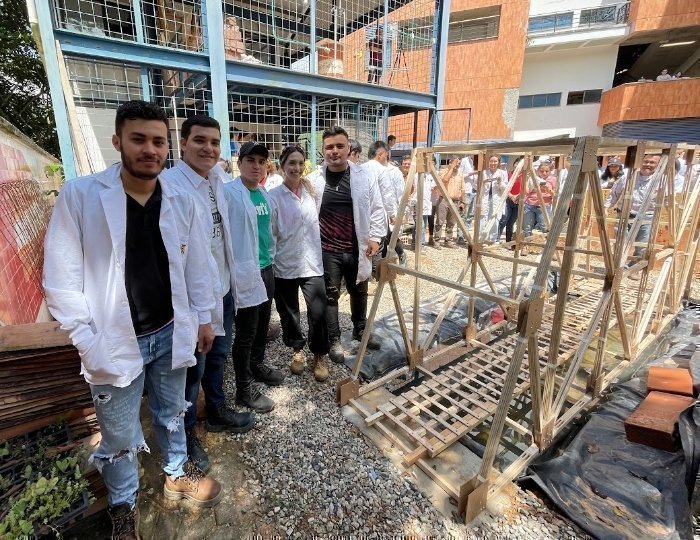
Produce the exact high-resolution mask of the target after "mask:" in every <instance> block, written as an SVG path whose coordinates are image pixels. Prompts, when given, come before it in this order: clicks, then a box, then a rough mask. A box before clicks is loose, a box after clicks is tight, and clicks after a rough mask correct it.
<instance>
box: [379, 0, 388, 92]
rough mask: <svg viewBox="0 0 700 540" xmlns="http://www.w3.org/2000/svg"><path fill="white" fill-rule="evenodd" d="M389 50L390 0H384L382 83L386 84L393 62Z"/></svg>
mask: <svg viewBox="0 0 700 540" xmlns="http://www.w3.org/2000/svg"><path fill="white" fill-rule="evenodd" d="M388 52H389V0H384V34H383V35H382V76H381V79H380V83H382V84H386V82H385V81H386V67H387V65H388V64H389V63H390V62H391V58H387V53H388Z"/></svg>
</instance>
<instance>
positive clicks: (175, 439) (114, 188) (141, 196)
mask: <svg viewBox="0 0 700 540" xmlns="http://www.w3.org/2000/svg"><path fill="white" fill-rule="evenodd" d="M112 144H113V145H114V147H115V148H116V149H117V151H118V152H119V153H120V154H121V162H120V163H118V164H116V165H113V166H112V167H110V168H109V169H107V170H105V171H103V172H101V173H97V174H94V175H91V176H87V177H83V178H78V179H76V180H73V181H71V182H68V183H67V184H66V185H65V186H64V187H63V189H62V190H61V193H60V195H59V197H58V199H57V201H56V205H55V207H54V210H53V215H52V217H51V222H50V224H49V227H48V230H47V233H46V240H45V260H44V278H43V282H44V289H45V291H46V300H47V304H48V307H49V310H50V311H51V313H52V315H53V316H54V317H55V318H56V319H57V320H58V321H59V322H60V323H61V326H62V327H63V328H64V329H66V330H68V331H69V333H70V337H71V340H72V341H73V343H74V344H75V346H76V347H77V349H78V351H79V353H80V356H81V359H82V373H83V375H84V376H85V379H86V381H87V382H88V383H89V384H90V390H91V392H92V396H93V399H94V401H95V412H96V414H97V420H98V422H99V424H100V432H101V435H102V439H101V441H100V444H99V446H98V448H97V450H96V451H95V452H94V454H93V455H92V456H91V458H90V459H91V460H92V461H94V463H95V465H96V466H97V469H98V470H99V471H100V472H101V473H102V477H103V479H104V482H105V485H106V487H107V501H108V504H109V513H110V515H111V517H112V522H113V537H119V538H138V507H137V506H136V502H137V494H138V489H139V477H138V471H137V460H136V454H137V453H138V452H141V451H144V450H145V451H148V446H147V445H146V442H145V440H144V437H143V432H142V429H141V423H140V420H139V417H140V415H139V410H140V405H141V397H142V395H143V389H144V387H146V388H147V389H148V397H149V406H150V409H151V414H152V417H153V431H154V435H155V439H156V440H157V441H158V444H159V446H160V447H161V453H162V459H163V471H164V472H165V485H164V489H163V491H164V496H165V497H166V498H167V499H172V500H180V499H189V500H190V501H191V502H193V503H194V504H197V505H199V506H203V507H210V506H214V505H216V504H217V503H218V502H219V500H220V499H221V496H222V491H221V484H219V483H218V482H217V481H216V480H213V479H211V478H208V477H206V476H204V475H203V473H202V472H201V471H200V470H199V469H197V468H196V466H195V465H193V464H192V463H191V462H188V461H187V444H186V439H185V430H184V429H183V427H182V425H181V424H182V417H183V416H184V415H185V411H186V410H187V408H188V407H189V405H190V404H189V403H187V401H186V400H185V379H186V375H187V373H186V372H187V368H188V367H189V366H192V365H194V364H195V358H194V351H195V348H196V349H197V350H198V351H199V352H202V353H206V352H207V351H208V350H209V349H210V348H211V344H212V341H213V339H214V332H213V330H212V326H211V311H212V310H213V309H214V307H215V301H214V297H213V295H212V289H213V287H212V282H211V274H210V272H209V263H208V257H209V256H210V255H209V253H208V238H207V232H206V231H205V230H204V228H203V220H202V218H201V216H199V215H198V210H197V206H196V203H195V201H194V199H193V198H192V196H191V195H189V194H188V193H184V192H182V191H180V190H178V189H177V188H175V187H174V186H170V185H169V184H168V183H166V182H161V181H160V180H159V175H160V173H161V171H162V170H163V166H164V164H165V160H166V158H167V155H168V119H167V118H166V116H165V113H164V112H163V110H162V109H160V108H159V107H157V106H156V105H153V104H151V103H146V102H143V101H130V102H127V103H125V104H123V105H121V106H120V107H119V109H117V115H116V133H115V135H113V137H112Z"/></svg>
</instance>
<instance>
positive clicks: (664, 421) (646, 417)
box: [625, 392, 695, 452]
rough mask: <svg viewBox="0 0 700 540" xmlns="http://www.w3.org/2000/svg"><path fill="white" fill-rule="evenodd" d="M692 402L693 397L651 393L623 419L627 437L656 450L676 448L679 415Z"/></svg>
mask: <svg viewBox="0 0 700 540" xmlns="http://www.w3.org/2000/svg"><path fill="white" fill-rule="evenodd" d="M693 403H695V400H694V399H693V398H692V397H687V396H679V395H676V394H667V393H665V392H650V393H649V395H648V396H647V397H646V398H645V399H644V401H642V403H641V404H640V405H639V407H637V409H636V410H635V411H634V412H633V413H632V414H631V415H629V417H628V418H627V420H625V434H626V435H627V440H628V441H630V442H635V443H639V444H645V445H647V446H651V447H653V448H658V449H659V450H666V451H667V452H673V451H675V450H677V448H678V429H677V424H678V417H679V416H680V414H681V413H682V412H683V411H685V410H686V409H687V408H688V407H691V406H692V405H693Z"/></svg>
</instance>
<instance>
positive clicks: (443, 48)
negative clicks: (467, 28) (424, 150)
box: [428, 0, 452, 146]
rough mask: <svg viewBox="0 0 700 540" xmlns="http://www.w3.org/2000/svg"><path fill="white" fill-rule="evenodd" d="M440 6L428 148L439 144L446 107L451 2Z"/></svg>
mask: <svg viewBox="0 0 700 540" xmlns="http://www.w3.org/2000/svg"><path fill="white" fill-rule="evenodd" d="M435 4H436V6H439V8H438V9H439V13H438V14H437V15H438V17H439V25H438V28H437V35H436V36H435V37H436V38H437V51H436V55H435V62H434V64H433V84H434V91H435V96H436V104H435V105H436V110H435V111H433V112H432V113H431V121H430V124H429V126H428V146H434V145H435V143H437V142H439V141H438V139H439V135H438V128H439V126H440V120H441V116H442V113H441V112H439V111H440V110H441V109H443V108H444V107H445V71H446V68H447V36H448V33H449V32H448V30H449V27H450V7H451V4H452V2H451V0H440V1H436V2H435Z"/></svg>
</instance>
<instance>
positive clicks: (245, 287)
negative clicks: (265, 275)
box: [224, 176, 274, 311]
mask: <svg viewBox="0 0 700 540" xmlns="http://www.w3.org/2000/svg"><path fill="white" fill-rule="evenodd" d="M258 189H259V190H260V192H261V193H262V194H263V196H264V197H265V200H266V201H267V203H268V205H270V209H272V205H271V204H270V198H269V197H268V195H267V192H266V191H265V189H264V188H262V187H260V188H258ZM224 194H225V196H226V202H227V203H228V220H229V226H230V227H231V230H232V231H234V234H233V235H231V236H230V237H229V238H230V242H231V249H232V251H233V256H234V258H235V260H236V267H235V270H234V271H233V272H232V273H233V274H235V275H234V276H233V278H232V279H233V282H234V283H235V288H234V289H233V291H234V295H233V298H234V304H235V306H236V311H238V310H239V309H241V308H247V307H253V306H259V305H260V304H262V303H264V302H267V289H265V283H264V282H263V280H262V276H261V275H260V258H259V256H258V212H257V210H256V209H255V205H254V204H253V201H251V200H250V193H249V192H248V188H247V187H245V185H243V182H242V180H241V177H240V176H239V177H237V178H236V179H235V180H234V181H233V182H230V183H228V184H226V185H225V186H224ZM271 238H272V240H273V248H274V236H272V235H271ZM272 258H273V260H274V256H273V257H272Z"/></svg>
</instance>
